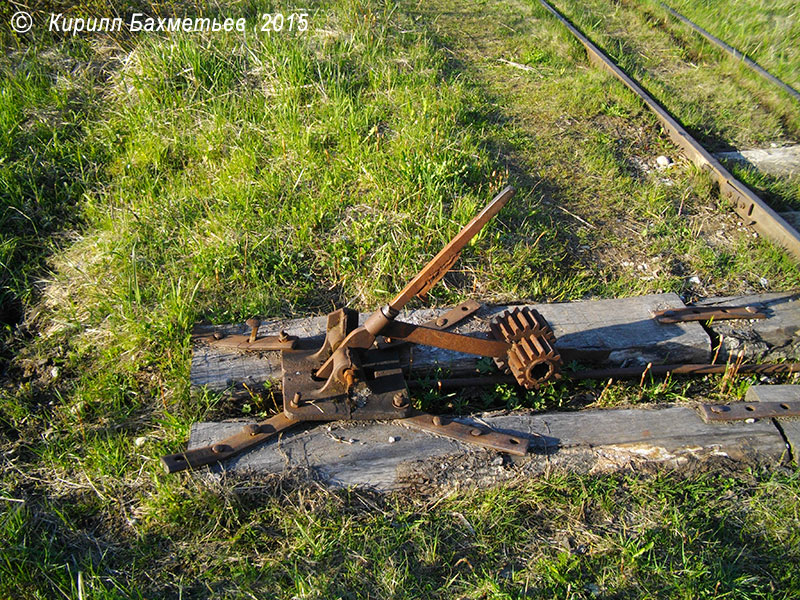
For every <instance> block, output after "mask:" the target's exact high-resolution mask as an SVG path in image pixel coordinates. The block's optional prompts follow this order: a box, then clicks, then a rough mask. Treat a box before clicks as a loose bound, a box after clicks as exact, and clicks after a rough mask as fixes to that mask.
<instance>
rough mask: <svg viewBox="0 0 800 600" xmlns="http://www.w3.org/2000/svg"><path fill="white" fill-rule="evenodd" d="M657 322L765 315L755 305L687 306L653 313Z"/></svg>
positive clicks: (761, 317)
mask: <svg viewBox="0 0 800 600" xmlns="http://www.w3.org/2000/svg"><path fill="white" fill-rule="evenodd" d="M653 317H654V318H655V320H656V321H658V322H659V323H685V322H687V321H711V320H714V321H729V320H732V319H766V318H767V315H766V313H764V312H761V311H759V310H758V309H757V308H756V307H755V306H687V307H685V308H668V309H666V310H658V311H656V312H654V313H653Z"/></svg>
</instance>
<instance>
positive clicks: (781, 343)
mask: <svg viewBox="0 0 800 600" xmlns="http://www.w3.org/2000/svg"><path fill="white" fill-rule="evenodd" d="M799 299H800V292H774V293H769V294H753V295H751V296H728V297H722V298H708V299H706V300H701V301H700V302H697V304H696V305H697V306H720V305H725V306H755V307H756V308H759V309H762V310H764V311H765V312H766V313H767V318H766V319H760V320H752V319H750V320H744V319H738V320H735V321H716V322H712V323H711V324H710V326H709V329H710V330H711V331H712V333H713V335H714V337H715V339H714V340H713V342H712V343H713V344H714V347H715V349H716V346H717V345H718V344H721V345H720V353H719V362H725V361H727V360H736V357H737V356H738V354H739V352H742V353H743V354H744V360H745V362H759V361H764V362H773V361H778V360H782V359H787V360H792V361H796V360H800V302H798V300H799Z"/></svg>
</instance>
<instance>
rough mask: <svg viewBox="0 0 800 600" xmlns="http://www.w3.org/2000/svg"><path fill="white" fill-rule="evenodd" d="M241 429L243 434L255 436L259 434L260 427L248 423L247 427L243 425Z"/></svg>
mask: <svg viewBox="0 0 800 600" xmlns="http://www.w3.org/2000/svg"><path fill="white" fill-rule="evenodd" d="M243 429H244V432H245V433H249V434H250V435H256V434H258V433H261V427H260V426H259V425H257V424H256V423H250V424H248V425H245V426H244V428H243Z"/></svg>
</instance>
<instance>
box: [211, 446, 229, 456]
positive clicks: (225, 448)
mask: <svg viewBox="0 0 800 600" xmlns="http://www.w3.org/2000/svg"><path fill="white" fill-rule="evenodd" d="M229 450H230V448H229V447H228V445H227V444H214V445H213V446H212V447H211V451H212V452H213V453H214V454H222V453H223V452H228V451H229Z"/></svg>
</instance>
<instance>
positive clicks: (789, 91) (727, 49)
mask: <svg viewBox="0 0 800 600" xmlns="http://www.w3.org/2000/svg"><path fill="white" fill-rule="evenodd" d="M661 6H663V7H664V8H665V9H666V10H667V11H669V13H670V14H671V15H672V16H673V17H675V18H676V19H678V20H680V21H683V22H684V23H685V24H686V25H688V26H689V27H691V28H692V29H694V30H695V31H696V32H697V33H699V34H700V35H702V36H703V37H704V38H706V39H707V40H708V41H709V42H711V43H712V44H714V45H715V46H717V47H718V48H721V49H722V50H724V51H725V52H727V53H728V54H730V55H731V56H732V57H733V58H735V59H737V60H740V61H742V62H743V63H744V64H746V65H747V66H748V67H750V68H751V69H752V70H753V71H755V72H756V73H758V74H759V75H761V76H762V77H763V78H764V79H767V80H768V81H771V82H772V83H774V84H775V85H777V86H778V87H780V88H782V89H783V91H785V92H786V93H787V94H789V95H791V96H793V97H794V99H795V100H797V101H800V92H798V91H797V90H796V89H794V88H793V87H792V86H790V85H789V84H787V83H784V82H783V81H781V80H780V79H778V78H777V77H775V75H773V74H772V73H770V72H769V71H767V70H766V69H764V68H763V67H762V66H761V65H759V64H758V63H757V62H756V61H754V60H752V59H750V57H748V56H747V55H746V54H745V53H744V52H740V51H739V50H737V49H736V48H734V47H733V46H729V45H728V44H726V43H725V42H723V41H722V40H721V39H719V38H718V37H715V36H713V35H712V34H710V33H709V32H708V31H706V30H705V29H703V28H702V27H700V26H699V25H697V24H696V23H694V22H692V21H690V20H689V19H688V18H687V17H685V16H683V15H682V14H681V13H679V12H678V11H677V10H675V9H673V8H671V7H669V6H667V5H666V4H664V3H663V2H662V3H661Z"/></svg>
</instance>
